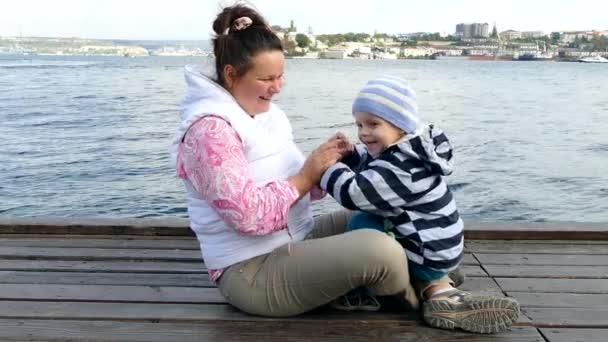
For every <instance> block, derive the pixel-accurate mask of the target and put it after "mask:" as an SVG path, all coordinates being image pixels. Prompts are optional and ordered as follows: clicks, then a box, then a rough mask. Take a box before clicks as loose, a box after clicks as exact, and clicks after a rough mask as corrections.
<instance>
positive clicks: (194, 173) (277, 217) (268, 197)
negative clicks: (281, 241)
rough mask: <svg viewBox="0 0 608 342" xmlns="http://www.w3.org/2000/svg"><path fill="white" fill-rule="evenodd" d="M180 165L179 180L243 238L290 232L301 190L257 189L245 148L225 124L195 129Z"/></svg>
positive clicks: (213, 120) (217, 121) (279, 185)
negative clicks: (289, 222) (189, 185)
mask: <svg viewBox="0 0 608 342" xmlns="http://www.w3.org/2000/svg"><path fill="white" fill-rule="evenodd" d="M177 164H178V166H177V170H178V176H179V177H181V178H184V179H188V180H189V181H190V182H191V183H192V185H193V186H194V188H195V189H196V190H197V191H198V192H200V194H201V195H202V197H203V198H204V199H205V200H207V201H208V202H209V203H210V204H211V205H212V206H213V208H214V209H215V210H216V211H217V212H218V214H219V215H220V216H221V217H222V219H223V220H224V222H226V224H228V226H230V227H232V228H234V229H236V230H237V231H238V232H240V233H241V234H247V235H266V234H270V233H273V232H276V231H279V230H282V229H285V228H286V227H287V216H288V212H289V207H291V205H292V204H293V203H294V202H295V201H296V200H297V199H298V197H299V194H298V191H297V189H296V188H295V187H294V186H293V185H291V184H290V183H289V182H288V181H286V180H277V181H274V182H270V183H268V184H265V185H264V186H261V187H258V186H256V184H255V183H254V181H253V179H251V178H250V177H249V174H250V172H249V165H248V163H247V160H246V159H245V155H244V152H243V144H242V143H241V140H240V139H239V136H238V135H237V133H236V131H235V130H234V129H233V128H232V127H231V126H230V124H229V123H228V122H226V121H225V120H223V119H221V118H218V117H213V116H207V117H204V118H202V119H200V120H199V121H198V122H196V123H195V124H193V125H192V126H191V127H190V130H189V131H188V134H187V135H186V138H185V140H184V142H183V143H182V144H181V145H180V147H179V151H178V162H177Z"/></svg>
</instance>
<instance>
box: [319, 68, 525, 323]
mask: <svg viewBox="0 0 608 342" xmlns="http://www.w3.org/2000/svg"><path fill="white" fill-rule="evenodd" d="M352 112H353V115H354V117H355V121H356V124H357V127H358V135H359V140H360V141H361V144H357V145H356V146H352V145H351V144H350V143H349V142H348V140H347V139H346V138H345V137H344V138H343V139H344V140H345V143H346V144H349V145H350V146H351V151H352V152H351V153H350V154H348V155H346V156H344V158H343V159H342V160H341V161H340V162H338V163H336V164H335V165H333V166H332V167H330V168H329V169H328V170H327V171H326V172H325V173H324V175H323V177H322V179H321V187H322V188H323V189H324V190H326V191H327V192H328V193H329V194H330V195H331V196H333V197H334V198H335V199H336V200H337V201H338V202H339V203H340V204H342V206H344V207H346V208H347V209H351V210H356V211H358V212H357V213H356V214H355V215H354V216H353V218H352V219H351V221H350V223H349V228H348V229H349V230H353V229H360V228H372V229H378V230H382V231H385V232H387V233H388V234H390V235H392V236H394V237H395V239H397V241H398V242H399V243H401V245H402V246H403V247H404V249H405V253H406V255H407V257H408V264H409V265H408V267H409V271H410V276H411V281H412V284H413V285H414V288H415V289H416V290H417V291H418V293H419V296H420V298H421V299H422V301H423V302H422V312H423V319H424V320H425V321H426V322H427V323H428V324H429V325H431V326H434V327H438V328H446V329H454V328H461V329H463V330H467V331H471V332H478V333H495V332H500V331H503V330H507V329H508V328H509V327H510V326H511V325H512V324H513V322H515V321H516V320H517V318H518V316H519V304H518V303H517V302H516V301H515V300H513V299H511V298H495V297H490V296H478V295H472V294H469V293H467V292H463V291H461V290H459V289H457V288H455V287H453V284H454V283H453V282H452V281H451V280H450V278H449V277H448V273H449V272H451V271H453V270H454V269H455V268H456V267H457V266H458V265H459V263H460V261H461V260H462V256H463V242H464V235H463V223H462V220H461V218H460V215H459V214H458V210H457V208H456V203H455V202H454V198H453V196H452V193H451V191H450V189H449V188H448V186H447V184H446V183H445V182H444V180H443V176H448V175H450V174H451V173H452V166H451V164H450V160H451V159H452V146H451V144H450V142H449V141H448V139H447V137H446V135H445V134H444V133H443V132H442V131H441V130H439V129H437V128H436V127H434V126H433V125H425V124H422V123H421V122H420V120H419V119H418V116H417V114H418V109H417V104H416V97H415V94H414V91H413V90H412V89H411V88H410V87H409V86H408V84H407V83H406V82H405V81H404V80H402V79H399V78H394V77H383V78H379V79H375V80H371V81H369V82H368V83H367V84H366V85H365V87H364V88H363V89H362V90H361V91H360V93H359V94H358V96H357V98H356V99H355V101H354V103H353V108H352ZM356 293H357V291H356V292H355V294H356ZM359 293H361V292H360V291H359ZM351 296H352V294H351ZM348 297H349V295H348V294H347V295H346V296H345V297H343V300H344V298H346V301H347V302H348V299H347V298H348ZM368 299H369V298H368ZM347 304H348V303H347ZM348 305H352V304H348ZM357 305H360V306H364V305H368V304H365V300H360V299H359V300H358V302H356V303H355V307H356V306H357ZM354 309H356V308H354ZM362 309H365V308H362ZM368 309H369V308H368Z"/></svg>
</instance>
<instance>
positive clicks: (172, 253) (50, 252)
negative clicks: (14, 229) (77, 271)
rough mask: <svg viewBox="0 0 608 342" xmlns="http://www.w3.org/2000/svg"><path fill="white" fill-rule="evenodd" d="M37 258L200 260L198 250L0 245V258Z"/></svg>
mask: <svg viewBox="0 0 608 342" xmlns="http://www.w3.org/2000/svg"><path fill="white" fill-rule="evenodd" d="M23 258H27V259H38V260H149V261H153V260H159V261H171V260H177V261H197V262H202V256H201V252H200V251H196V250H172V249H124V248H74V247H0V259H5V260H6V259H11V260H12V259H23Z"/></svg>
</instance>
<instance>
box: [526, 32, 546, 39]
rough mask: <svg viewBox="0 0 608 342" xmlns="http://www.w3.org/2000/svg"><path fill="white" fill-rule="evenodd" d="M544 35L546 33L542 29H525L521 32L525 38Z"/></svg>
mask: <svg viewBox="0 0 608 342" xmlns="http://www.w3.org/2000/svg"><path fill="white" fill-rule="evenodd" d="M544 36H545V34H544V33H543V32H542V31H523V32H522V33H521V38H523V39H536V38H542V37H544Z"/></svg>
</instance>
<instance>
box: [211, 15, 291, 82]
mask: <svg viewBox="0 0 608 342" xmlns="http://www.w3.org/2000/svg"><path fill="white" fill-rule="evenodd" d="M241 17H248V18H249V19H251V21H252V24H251V26H249V27H247V28H245V29H241V30H237V29H236V28H235V26H234V24H235V23H234V21H235V20H236V19H239V18H241ZM213 31H215V34H216V36H215V38H214V39H213V53H214V55H215V69H216V73H217V81H218V83H219V84H220V85H222V86H225V83H226V80H225V79H224V67H225V66H226V65H228V64H230V65H232V66H233V67H234V68H235V69H236V71H237V76H242V75H243V74H245V73H246V72H247V71H249V69H250V68H251V67H252V59H253V57H255V56H256V55H257V54H258V53H260V52H264V51H273V50H279V51H283V46H282V44H281V40H280V39H279V37H277V36H276V34H274V32H272V31H271V30H270V28H269V27H268V24H267V23H266V21H265V20H264V18H263V17H262V16H261V15H260V14H259V13H258V12H257V11H255V10H254V9H253V8H250V7H247V6H245V5H242V4H236V5H234V6H230V7H226V8H224V9H223V10H222V12H220V14H218V15H217V18H215V21H214V22H213Z"/></svg>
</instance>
